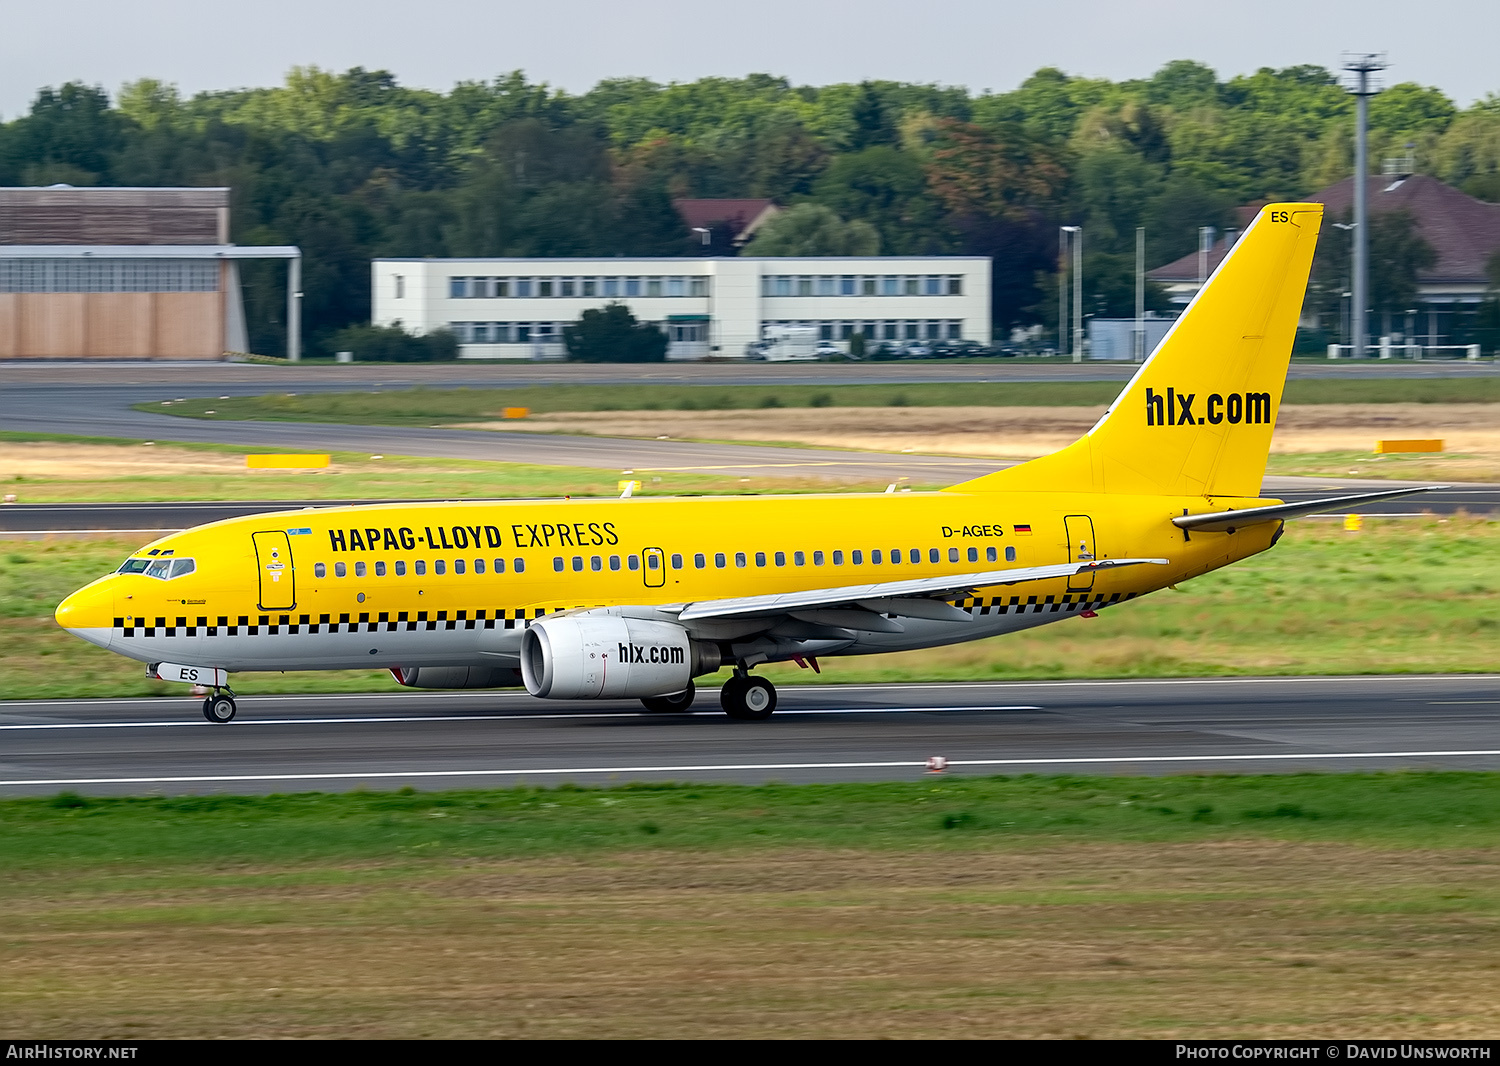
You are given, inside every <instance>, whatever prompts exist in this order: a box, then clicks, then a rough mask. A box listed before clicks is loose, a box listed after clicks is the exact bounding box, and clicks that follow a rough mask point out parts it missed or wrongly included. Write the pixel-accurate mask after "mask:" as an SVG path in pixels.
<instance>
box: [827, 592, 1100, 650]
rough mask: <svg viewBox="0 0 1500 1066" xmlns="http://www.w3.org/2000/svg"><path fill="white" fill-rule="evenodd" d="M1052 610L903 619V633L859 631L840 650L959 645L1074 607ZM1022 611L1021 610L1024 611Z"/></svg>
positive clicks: (1045, 620) (1042, 621) (1060, 615)
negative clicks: (948, 618)
mask: <svg viewBox="0 0 1500 1066" xmlns="http://www.w3.org/2000/svg"><path fill="white" fill-rule="evenodd" d="M1059 606H1060V608H1062V609H1059V610H1058V611H1056V612H1054V611H1053V610H1052V609H1051V608H1052V605H1050V604H1037V605H1035V607H1037V608H1041V609H1040V610H1036V609H1034V608H1012V609H1011V611H1012V612H1015V613H1010V612H1007V613H1006V614H983V613H980V611H979V610H977V609H976V610H975V611H974V612H973V616H972V618H971V619H970V621H967V622H941V621H932V620H928V619H922V618H903V619H902V620H901V622H902V624H903V625H904V626H905V627H906V632H904V633H860V634H859V638H858V639H857V640H856V641H855V642H854V645H853V646H852V647H850V648H849V649H848V651H846V652H843V653H842V654H845V655H873V654H876V653H879V652H891V651H914V650H916V649H918V648H936V647H941V646H942V645H945V644H962V643H963V642H965V641H969V640H982V639H983V638H985V637H997V636H1002V635H1004V634H1006V633H1018V632H1020V631H1021V630H1023V629H1035V628H1036V627H1037V626H1044V625H1047V624H1049V623H1051V622H1061V621H1062V620H1063V619H1065V618H1072V617H1074V615H1075V614H1076V611H1077V608H1078V607H1079V606H1081V605H1074V608H1073V610H1072V611H1071V612H1070V611H1068V610H1067V609H1066V608H1067V606H1068V605H1065V604H1064V605H1059ZM1023 611H1024V613H1023Z"/></svg>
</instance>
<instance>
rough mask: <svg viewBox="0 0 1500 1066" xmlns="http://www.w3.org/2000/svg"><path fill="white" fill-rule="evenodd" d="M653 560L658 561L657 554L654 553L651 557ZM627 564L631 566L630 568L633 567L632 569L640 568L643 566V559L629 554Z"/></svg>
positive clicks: (626, 558) (626, 559)
mask: <svg viewBox="0 0 1500 1066" xmlns="http://www.w3.org/2000/svg"><path fill="white" fill-rule="evenodd" d="M651 561H652V562H653V563H654V562H656V556H654V555H653V556H652V557H651ZM625 564H626V565H627V566H629V567H630V569H632V570H639V569H640V567H641V561H640V560H639V559H638V558H636V557H635V556H634V555H627V556H626V557H625Z"/></svg>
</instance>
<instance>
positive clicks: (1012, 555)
mask: <svg viewBox="0 0 1500 1066" xmlns="http://www.w3.org/2000/svg"><path fill="white" fill-rule="evenodd" d="M1005 561H1006V562H1008V563H1013V562H1015V561H1016V549H1014V548H1010V547H1007V548H1006V549H1005Z"/></svg>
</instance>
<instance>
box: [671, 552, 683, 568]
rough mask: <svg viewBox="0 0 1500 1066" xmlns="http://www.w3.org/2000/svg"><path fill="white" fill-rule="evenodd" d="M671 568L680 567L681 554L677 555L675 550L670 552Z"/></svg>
mask: <svg viewBox="0 0 1500 1066" xmlns="http://www.w3.org/2000/svg"><path fill="white" fill-rule="evenodd" d="M672 569H673V570H681V569H682V556H681V555H679V554H677V553H676V552H673V553H672Z"/></svg>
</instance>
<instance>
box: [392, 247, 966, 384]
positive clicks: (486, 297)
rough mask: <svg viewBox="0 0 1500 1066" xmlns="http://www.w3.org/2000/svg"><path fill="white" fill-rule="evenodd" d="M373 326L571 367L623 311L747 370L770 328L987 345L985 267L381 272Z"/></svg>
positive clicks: (780, 264) (603, 262)
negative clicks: (744, 359)
mask: <svg viewBox="0 0 1500 1066" xmlns="http://www.w3.org/2000/svg"><path fill="white" fill-rule="evenodd" d="M372 275H373V276H372V285H373V316H372V317H373V321H374V323H375V324H376V325H379V326H389V325H394V324H395V323H398V322H399V323H400V324H401V325H402V326H403V327H405V328H406V329H409V330H411V331H413V332H416V333H426V332H429V331H431V330H434V329H441V328H444V327H446V328H449V329H452V330H453V331H454V332H455V333H457V334H458V337H459V342H460V344H461V345H462V347H461V349H460V354H461V356H462V357H463V358H466V359H535V358H548V357H553V358H555V357H557V356H560V355H561V354H562V351H563V349H562V329H563V327H564V326H566V325H568V324H569V323H571V322H575V321H577V320H578V317H579V316H580V315H581V314H582V313H583V312H584V311H585V310H587V309H589V308H591V307H603V306H604V305H606V304H609V303H614V302H619V303H623V304H625V305H626V306H627V307H629V308H630V310H631V313H632V314H634V315H635V317H636V318H637V319H639V320H641V321H643V322H654V323H657V324H658V325H659V326H660V328H661V329H663V330H664V331H665V332H666V333H667V335H668V337H669V339H670V342H671V343H670V345H669V347H668V349H667V358H669V359H703V358H707V357H709V356H714V357H719V358H736V357H741V356H743V355H744V354H745V349H746V346H747V345H749V344H750V343H751V342H753V341H758V340H760V339H761V338H762V337H763V335H764V330H765V329H766V327H768V326H812V327H814V328H816V329H817V330H818V333H819V336H820V337H821V338H822V339H824V340H830V341H836V342H844V346H845V347H847V342H848V340H849V338H850V337H852V336H853V335H854V334H855V333H863V334H864V336H865V338H866V340H867V342H868V343H869V344H871V345H873V344H875V343H877V342H882V341H885V342H892V341H896V342H905V341H915V340H974V341H979V342H981V343H985V344H988V343H989V341H990V261H989V259H987V258H985V257H983V256H913V257H910V258H901V257H893V256H872V257H861V258H854V257H850V258H844V257H838V256H829V257H827V258H778V257H766V258H746V257H739V258H701V259H693V258H683V259H625V258H617V259H377V260H375V262H374V264H373V265H372Z"/></svg>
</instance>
